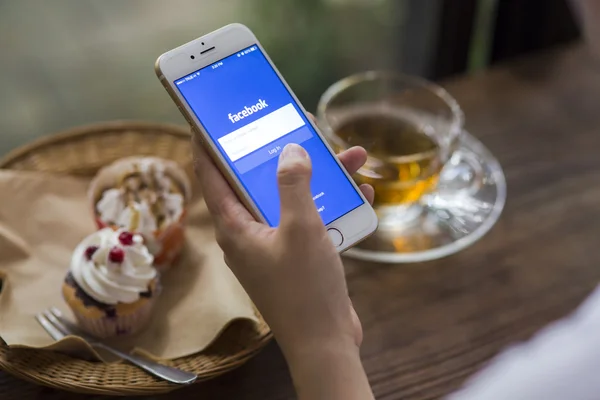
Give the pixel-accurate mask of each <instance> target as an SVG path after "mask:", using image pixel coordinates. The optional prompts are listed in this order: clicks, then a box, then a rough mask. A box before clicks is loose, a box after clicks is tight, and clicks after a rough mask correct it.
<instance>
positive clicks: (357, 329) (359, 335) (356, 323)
mask: <svg viewBox="0 0 600 400" xmlns="http://www.w3.org/2000/svg"><path fill="white" fill-rule="evenodd" d="M350 318H351V319H352V327H353V328H354V342H355V344H356V346H358V347H360V345H361V344H362V341H363V330H362V324H361V323H360V318H358V314H357V313H356V310H355V309H354V306H353V305H352V301H350Z"/></svg>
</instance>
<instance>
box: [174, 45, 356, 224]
mask: <svg viewBox="0 0 600 400" xmlns="http://www.w3.org/2000/svg"><path fill="white" fill-rule="evenodd" d="M175 85H176V86H177V88H178V89H179V91H180V92H181V94H182V95H183V96H184V97H185V99H186V101H187V102H188V104H189V105H190V107H191V108H192V110H193V111H194V113H195V114H196V116H197V117H198V120H200V122H201V123H202V125H203V126H204V129H205V130H206V132H208V134H209V135H210V136H211V137H212V139H213V140H214V142H215V143H216V145H217V147H218V148H219V150H220V151H221V153H222V154H223V156H224V157H225V159H226V160H227V162H228V163H229V165H230V166H231V168H232V169H233V171H234V172H235V174H236V175H237V177H238V178H239V180H240V181H241V182H242V184H243V185H244V187H245V188H246V190H247V192H248V193H249V194H250V196H251V197H252V199H253V200H254V202H255V203H256V205H257V206H258V208H259V210H260V212H261V213H262V214H263V216H264V217H265V219H266V220H267V222H268V223H269V225H271V226H278V225H279V195H278V189H277V162H278V157H279V154H280V153H281V151H282V150H283V148H284V147H285V145H286V144H288V143H297V144H300V145H301V146H302V147H304V149H306V151H308V153H309V154H310V157H311V160H312V164H313V176H312V181H311V190H312V195H313V199H314V201H315V205H316V208H317V210H318V211H319V214H320V215H321V218H322V219H323V222H324V223H325V224H326V225H327V224H329V223H331V222H333V221H334V220H336V219H338V218H340V217H341V216H343V215H344V214H347V213H348V212H350V211H352V210H353V209H355V208H357V207H359V206H361V205H362V204H363V201H362V198H361V197H360V196H359V194H358V193H357V192H356V190H355V189H354V187H353V186H352V184H351V183H350V182H349V181H348V179H347V178H346V176H345V174H344V173H343V171H342V170H341V169H340V167H339V165H338V164H337V162H336V161H335V160H334V159H333V157H332V156H331V155H330V153H329V151H328V150H327V148H326V147H325V145H324V144H323V142H322V140H321V139H320V137H319V136H318V135H317V134H316V132H315V131H314V129H313V128H312V126H311V125H310V123H309V122H308V120H307V118H306V117H305V116H304V114H303V113H302V111H301V110H300V108H299V107H298V105H297V104H296V102H295V101H294V99H293V98H292V96H291V95H290V93H289V91H288V90H287V89H286V87H285V86H284V84H283V83H282V82H281V81H280V79H279V77H278V76H277V74H276V73H275V71H274V70H273V68H272V67H271V65H270V64H269V62H268V61H267V59H266V58H265V56H264V55H263V54H262V52H261V50H260V48H259V47H257V46H251V47H248V48H247V49H244V50H242V51H240V52H239V53H236V54H233V55H231V56H229V57H226V58H224V59H222V60H221V61H218V62H216V63H214V64H213V65H211V66H208V67H205V68H203V69H201V70H199V71H196V72H194V73H192V74H189V75H187V76H184V77H183V78H180V79H178V80H176V81H175Z"/></svg>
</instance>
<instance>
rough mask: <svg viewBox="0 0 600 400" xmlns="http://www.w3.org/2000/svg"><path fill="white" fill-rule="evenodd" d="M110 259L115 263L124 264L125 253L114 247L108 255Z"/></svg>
mask: <svg viewBox="0 0 600 400" xmlns="http://www.w3.org/2000/svg"><path fill="white" fill-rule="evenodd" d="M108 259H109V260H110V261H112V262H114V263H118V264H120V263H122V262H123V260H124V259H125V252H124V251H123V249H122V248H120V247H116V246H115V247H113V248H112V249H110V252H109V253H108Z"/></svg>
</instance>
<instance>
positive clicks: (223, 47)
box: [156, 23, 378, 252]
mask: <svg viewBox="0 0 600 400" xmlns="http://www.w3.org/2000/svg"><path fill="white" fill-rule="evenodd" d="M252 45H256V46H258V47H259V48H260V49H261V51H262V52H263V54H264V55H265V57H266V58H267V60H268V61H269V63H270V64H271V66H272V67H273V70H274V71H275V73H276V74H277V75H278V76H279V79H280V80H281V82H282V83H283V84H284V85H285V87H286V88H287V90H288V91H289V92H290V94H291V96H292V98H293V99H294V101H296V103H297V104H298V106H299V107H300V109H301V110H302V111H303V112H304V113H305V114H306V110H305V109H304V107H303V106H302V104H301V103H300V101H299V100H298V98H297V97H296V95H295V94H294V92H293V91H292V90H291V88H290V87H289V86H288V84H287V82H286V81H285V79H284V78H283V76H282V75H281V74H280V73H279V71H278V70H277V68H276V67H275V65H274V64H273V62H272V61H271V59H270V57H269V56H268V54H267V52H266V51H265V50H264V48H263V47H262V45H261V44H260V42H259V41H258V39H257V38H256V37H255V36H254V34H253V33H252V31H250V29H248V28H247V27H246V26H244V25H242V24H237V23H236V24H230V25H227V26H225V27H223V28H220V29H218V30H216V31H214V32H211V33H209V34H207V35H205V36H202V37H200V38H198V39H195V40H193V41H191V42H188V43H186V44H184V45H182V46H179V47H177V48H175V49H173V50H170V51H168V52H166V53H164V54H163V55H161V56H160V57H159V58H158V60H157V61H156V71H157V75H158V77H159V79H160V80H161V81H162V83H163V85H168V86H169V87H170V89H171V90H170V91H169V92H170V94H171V96H176V97H177V99H174V100H175V102H176V103H179V104H180V105H178V108H179V109H180V111H181V112H182V114H183V115H184V117H185V118H186V120H187V121H188V123H190V124H191V125H192V126H193V127H194V128H195V129H196V130H197V131H198V132H199V133H201V134H202V136H203V140H204V145H205V146H206V145H207V146H210V148H211V149H212V151H211V152H210V153H211V154H213V155H215V156H217V157H219V159H220V160H219V161H220V162H221V163H222V164H223V167H224V168H225V169H226V171H227V172H228V173H229V175H230V176H229V178H230V179H231V180H232V181H233V182H235V183H236V185H237V186H238V189H239V190H237V191H236V192H237V193H238V194H240V193H241V194H242V195H243V196H244V197H245V200H246V203H247V204H249V205H250V206H251V207H252V208H253V209H252V210H251V211H253V213H254V215H257V216H259V217H260V219H261V222H264V223H266V221H265V220H264V217H262V213H261V212H260V210H259V209H258V207H257V206H256V204H254V202H253V201H252V198H251V197H250V195H249V194H248V193H247V191H246V190H245V189H244V186H243V185H242V184H241V182H240V181H239V179H238V177H237V175H236V174H235V172H234V171H233V169H232V168H231V167H230V165H229V163H228V162H227V160H226V159H225V157H224V155H223V154H221V152H220V151H219V149H218V147H217V146H216V145H215V143H214V142H213V140H212V139H211V138H210V136H209V135H208V133H207V132H206V131H205V130H204V128H203V125H202V124H201V123H200V121H199V120H198V118H197V117H196V114H195V113H194V112H193V111H192V109H191V108H190V106H189V104H188V103H187V102H186V101H185V99H184V97H183V96H182V95H181V93H180V92H179V90H178V89H177V87H176V85H175V83H174V82H175V81H176V80H178V79H180V78H181V77H183V76H186V75H189V74H191V73H193V72H195V71H198V70H200V69H202V68H204V67H207V66H210V65H211V64H214V63H215V62H217V61H219V60H221V59H223V58H225V57H228V56H230V55H232V54H235V53H237V52H239V51H240V50H243V49H245V48H247V47H249V46H252ZM212 47H214V49H213V50H210V51H208V52H206V53H205V54H204V55H201V52H203V51H205V50H207V49H210V48H212ZM192 55H193V56H194V58H193V59H192V58H191V56H192ZM177 100H178V101H177ZM182 107H183V108H182ZM308 120H309V123H310V124H311V125H312V127H313V128H314V130H315V131H316V132H317V134H318V135H319V137H320V138H321V140H322V141H323V143H324V144H325V146H326V147H327V149H328V150H329V152H330V153H331V154H332V155H335V152H334V151H333V150H332V148H331V146H330V145H329V143H327V140H325V138H324V137H323V135H322V134H321V132H320V131H319V129H318V127H317V126H316V124H315V123H314V122H313V121H312V120H311V118H308ZM334 159H335V160H336V162H337V163H338V165H339V166H340V167H341V169H342V171H343V172H344V174H345V175H346V178H347V179H348V180H349V181H350V182H351V183H352V185H353V187H354V189H355V190H356V191H357V193H358V194H359V195H360V197H361V198H362V200H363V205H361V206H359V207H357V208H355V209H354V210H352V211H350V212H349V213H347V214H346V215H343V216H342V217H340V218H338V219H337V220H335V221H333V222H332V223H330V224H329V225H327V229H330V228H334V229H337V230H338V231H339V232H340V233H341V234H342V236H343V238H344V240H343V242H342V244H341V245H340V246H337V250H338V251H339V252H342V251H344V250H346V249H348V248H350V247H351V246H353V245H355V244H356V243H358V242H360V241H362V240H364V239H365V238H366V237H368V236H369V235H371V234H372V233H373V232H374V231H375V229H377V223H378V222H377V215H376V214H375V211H374V210H373V208H372V207H371V205H370V204H369V202H368V201H367V199H366V198H365V197H364V195H363V194H362V192H361V190H360V189H359V188H358V186H357V185H356V183H354V180H353V179H352V178H351V177H350V175H349V174H348V173H347V171H346V169H345V168H344V166H343V165H342V164H341V162H340V161H339V159H338V158H337V157H335V156H334Z"/></svg>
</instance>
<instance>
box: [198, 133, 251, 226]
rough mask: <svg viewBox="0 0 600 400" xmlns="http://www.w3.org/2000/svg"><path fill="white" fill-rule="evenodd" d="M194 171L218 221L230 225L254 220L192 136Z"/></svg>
mask: <svg viewBox="0 0 600 400" xmlns="http://www.w3.org/2000/svg"><path fill="white" fill-rule="evenodd" d="M192 150H193V157H194V172H195V173H196V176H197V177H198V181H199V182H200V186H201V187H202V194H203V196H204V201H205V202H206V206H207V207H208V210H209V211H210V213H211V214H212V215H213V217H214V218H215V222H216V223H223V222H225V223H227V224H229V225H231V224H233V225H235V224H236V223H238V222H239V223H242V222H245V221H253V220H254V218H253V217H252V215H251V214H250V212H248V210H246V207H244V205H243V204H242V203H241V202H240V201H239V199H238V198H237V196H236V194H235V192H234V191H233V190H232V189H231V187H230V186H229V184H228V183H227V181H226V180H225V178H224V177H223V175H222V174H221V172H220V171H219V169H218V168H217V167H216V165H215V164H214V163H213V161H212V159H211V158H210V156H209V155H208V154H207V153H206V151H205V150H204V147H202V145H201V144H199V143H198V141H197V140H196V139H194V137H192Z"/></svg>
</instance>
